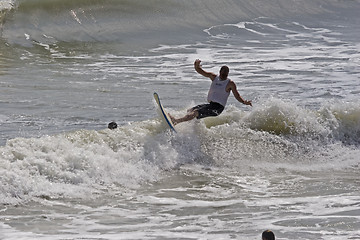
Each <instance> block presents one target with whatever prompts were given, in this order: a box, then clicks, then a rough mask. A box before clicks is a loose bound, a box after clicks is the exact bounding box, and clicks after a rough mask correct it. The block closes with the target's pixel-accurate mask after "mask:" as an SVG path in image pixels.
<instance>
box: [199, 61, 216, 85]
mask: <svg viewBox="0 0 360 240" xmlns="http://www.w3.org/2000/svg"><path fill="white" fill-rule="evenodd" d="M200 63H201V60H200V59H196V60H195V62H194V67H195V70H196V72H198V73H199V74H201V75H203V76H204V77H207V78H210V79H211V81H213V80H214V79H215V77H216V74H215V73H212V72H207V71H205V70H204V69H202V67H201V66H200Z"/></svg>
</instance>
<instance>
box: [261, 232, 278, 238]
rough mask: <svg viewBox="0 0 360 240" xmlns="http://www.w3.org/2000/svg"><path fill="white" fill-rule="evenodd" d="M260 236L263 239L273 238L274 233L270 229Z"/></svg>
mask: <svg viewBox="0 0 360 240" xmlns="http://www.w3.org/2000/svg"><path fill="white" fill-rule="evenodd" d="M261 237H262V239H263V240H275V234H274V233H273V232H272V231H270V230H266V231H264V232H263V233H262V236H261Z"/></svg>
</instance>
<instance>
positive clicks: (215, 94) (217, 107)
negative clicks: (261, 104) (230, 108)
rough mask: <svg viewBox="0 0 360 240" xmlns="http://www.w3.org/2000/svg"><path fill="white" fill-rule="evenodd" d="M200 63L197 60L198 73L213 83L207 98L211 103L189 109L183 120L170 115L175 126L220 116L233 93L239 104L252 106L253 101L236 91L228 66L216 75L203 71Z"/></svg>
mask: <svg viewBox="0 0 360 240" xmlns="http://www.w3.org/2000/svg"><path fill="white" fill-rule="evenodd" d="M200 63H201V60H199V59H196V60H195V62H194V67H195V70H196V72H198V73H199V74H201V75H203V76H204V77H207V78H210V80H211V81H212V83H211V86H210V90H209V93H208V98H207V100H208V102H209V103H207V104H201V105H197V106H195V107H193V108H191V109H189V110H188V111H187V114H186V115H185V116H184V117H181V118H174V117H173V116H171V115H170V118H171V121H172V122H173V123H174V124H175V125H176V124H178V123H181V122H185V121H190V120H192V119H194V118H197V119H201V118H205V117H210V116H218V115H220V113H222V111H223V110H224V108H225V105H226V102H227V99H228V97H229V95H230V92H232V93H233V95H234V97H235V98H236V100H238V101H239V102H241V103H243V104H245V105H250V106H252V104H251V101H246V100H244V99H243V98H242V97H241V96H240V94H239V92H238V91H237V89H236V84H235V83H234V82H233V81H232V80H230V79H229V78H228V75H229V68H228V67H227V66H222V67H221V68H220V72H219V75H216V74H215V73H212V72H207V71H205V70H203V69H202V67H201V65H200Z"/></svg>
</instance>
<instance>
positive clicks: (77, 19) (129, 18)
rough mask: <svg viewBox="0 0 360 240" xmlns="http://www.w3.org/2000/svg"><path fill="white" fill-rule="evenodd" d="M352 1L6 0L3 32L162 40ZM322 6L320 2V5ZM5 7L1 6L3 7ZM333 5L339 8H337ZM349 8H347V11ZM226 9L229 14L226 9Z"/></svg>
mask: <svg viewBox="0 0 360 240" xmlns="http://www.w3.org/2000/svg"><path fill="white" fill-rule="evenodd" d="M355 5H356V3H354V2H346V3H345V2H342V3H339V2H337V1H324V0H315V1H314V0H313V1H310V0H300V1H296V3H294V2H289V1H287V0H280V1H276V2H269V1H265V0H257V1H249V0H242V1H235V0H233V1H215V0H211V1H207V2H206V4H203V2H202V1H199V0H191V1H190V0H189V1H184V0H183V1H160V0H148V1H141V0H134V1H124V0H120V1H115V0H109V1H100V0H93V1H85V0H78V1H69V0H61V1H60V0H51V1H49V0H36V1H34V0H21V1H16V2H15V1H11V0H5V1H2V5H0V11H1V12H6V13H9V14H6V15H4V14H2V15H3V17H2V18H3V19H1V24H0V25H2V37H3V38H4V39H6V40H7V42H8V43H10V44H20V45H24V46H31V45H32V44H36V43H39V42H40V43H44V44H46V43H47V44H49V43H56V42H111V41H117V42H118V41H120V42H128V41H139V40H141V39H142V38H144V37H146V39H147V40H148V41H150V40H152V41H155V40H156V41H158V40H159V37H160V38H161V39H162V38H163V37H164V38H165V37H167V38H169V37H171V36H172V35H174V36H173V38H175V39H176V38H179V37H180V38H181V37H185V38H186V36H189V34H201V32H202V30H204V29H209V28H211V27H212V26H216V25H218V24H234V23H238V22H241V21H251V20H252V19H255V18H259V17H270V18H271V17H291V16H297V17H304V16H306V15H316V14H319V15H321V14H332V13H335V12H336V10H337V9H348V8H351V7H353V6H355ZM319 6H322V7H319ZM1 9H2V10H1ZM334 9H335V10H334ZM344 11H346V10H344ZM224 13H226V14H224Z"/></svg>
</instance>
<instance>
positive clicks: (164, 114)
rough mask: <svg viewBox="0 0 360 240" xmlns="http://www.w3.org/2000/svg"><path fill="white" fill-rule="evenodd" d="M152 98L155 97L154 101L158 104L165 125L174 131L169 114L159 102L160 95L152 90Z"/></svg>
mask: <svg viewBox="0 0 360 240" xmlns="http://www.w3.org/2000/svg"><path fill="white" fill-rule="evenodd" d="M154 98H155V101H156V103H157V104H158V106H159V108H160V111H161V116H162V118H163V119H164V120H165V122H166V123H167V125H168V126H169V128H170V129H171V130H172V131H174V132H176V130H175V128H174V124H173V123H172V121H171V118H170V117H169V115H168V114H167V112H165V110H164V107H163V106H162V104H161V102H160V97H159V95H158V94H157V93H156V92H154Z"/></svg>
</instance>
